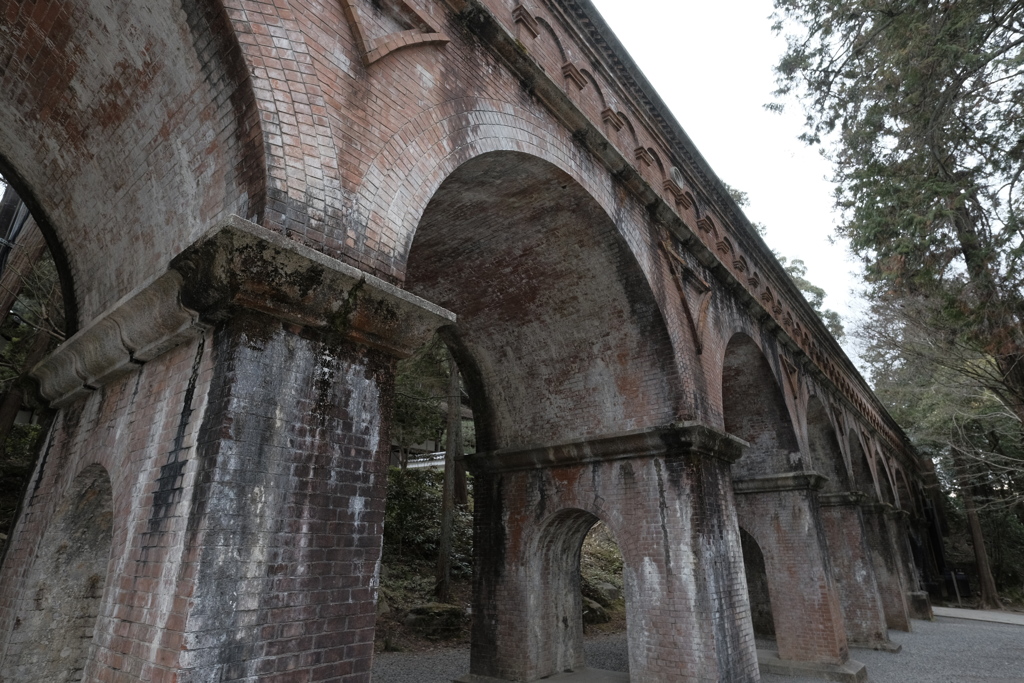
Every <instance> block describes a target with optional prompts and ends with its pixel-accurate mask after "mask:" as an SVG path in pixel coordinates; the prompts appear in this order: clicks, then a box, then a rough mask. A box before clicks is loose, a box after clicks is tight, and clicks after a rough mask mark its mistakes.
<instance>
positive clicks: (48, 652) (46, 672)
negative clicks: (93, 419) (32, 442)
mask: <svg viewBox="0 0 1024 683" xmlns="http://www.w3.org/2000/svg"><path fill="white" fill-rule="evenodd" d="M112 532H113V502H112V492H111V486H110V478H109V477H108V476H107V472H106V470H105V469H103V467H101V466H100V465H91V466H89V467H87V468H85V470H83V471H82V473H81V474H79V475H78V477H77V478H76V479H75V481H74V482H73V483H72V485H71V489H70V490H69V491H68V493H67V494H66V495H65V497H64V500H63V501H62V502H61V504H60V506H59V507H58V508H57V511H56V513H55V514H54V516H53V519H52V521H51V522H50V524H49V527H48V528H47V530H46V532H45V533H44V534H43V538H42V541H41V542H40V544H39V547H38V549H37V551H36V557H35V561H34V562H33V564H32V568H31V570H30V571H29V575H28V578H27V580H26V581H25V583H24V586H25V589H24V590H23V591H22V592H21V597H20V599H19V600H18V603H17V605H16V607H15V610H14V611H15V615H16V616H15V622H14V629H13V631H12V634H11V638H10V641H9V644H8V647H7V651H6V653H5V655H4V660H3V665H2V666H0V679H3V680H11V681H22V680H39V681H54V682H57V681H79V680H82V678H83V676H84V670H85V666H86V664H87V663H88V660H89V651H90V646H91V643H92V638H93V633H94V630H95V626H96V620H97V617H98V615H99V613H100V606H101V603H102V597H103V592H104V587H105V586H106V582H107V564H108V560H109V556H110V545H111V537H112Z"/></svg>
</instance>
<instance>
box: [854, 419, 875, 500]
mask: <svg viewBox="0 0 1024 683" xmlns="http://www.w3.org/2000/svg"><path fill="white" fill-rule="evenodd" d="M850 462H851V464H852V465H853V481H854V485H855V486H856V487H857V489H858V490H859V491H860V492H861V493H865V494H867V496H868V498H870V499H871V500H878V492H877V490H876V489H875V477H874V475H873V474H871V466H870V465H869V464H868V456H867V454H866V453H865V452H864V448H863V447H862V446H861V445H860V439H859V438H858V437H857V434H856V433H853V434H850Z"/></svg>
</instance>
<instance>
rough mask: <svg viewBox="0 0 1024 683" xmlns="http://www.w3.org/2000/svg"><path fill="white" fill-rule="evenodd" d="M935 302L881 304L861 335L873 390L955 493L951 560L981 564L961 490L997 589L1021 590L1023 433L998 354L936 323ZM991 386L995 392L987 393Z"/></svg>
mask: <svg viewBox="0 0 1024 683" xmlns="http://www.w3.org/2000/svg"><path fill="white" fill-rule="evenodd" d="M933 305H934V304H933V303H932V302H931V301H930V300H925V299H921V298H913V297H903V298H900V299H897V300H887V299H876V300H875V301H874V303H873V306H872V316H871V317H870V318H869V319H868V320H866V321H864V322H863V323H862V326H861V327H860V328H859V329H858V331H857V336H858V337H860V338H861V339H862V340H863V341H864V342H865V347H864V348H865V351H864V353H863V358H864V360H865V361H866V362H867V363H868V365H869V367H870V369H871V379H872V382H873V384H874V388H875V393H876V394H877V395H878V397H879V399H881V400H882V402H883V403H884V404H885V405H886V407H887V408H888V410H889V412H890V413H891V414H892V416H893V417H894V418H895V419H896V421H897V422H899V423H900V424H901V425H902V426H903V427H904V429H905V430H906V432H907V434H908V436H909V437H910V439H911V441H912V442H913V443H914V445H915V446H916V448H917V449H918V451H919V452H920V453H921V455H922V456H924V457H929V458H931V459H932V460H933V461H934V462H935V464H936V471H937V473H938V475H939V479H940V482H941V484H942V486H943V489H944V490H945V491H946V492H947V495H948V503H949V506H948V517H949V520H950V527H951V534H950V537H949V539H948V540H947V547H948V550H949V559H950V560H951V561H952V562H954V563H955V564H958V565H960V566H964V565H970V564H973V563H974V552H973V549H972V547H971V546H970V544H969V542H968V539H969V532H968V529H967V521H966V517H965V513H964V510H963V506H962V497H961V491H962V490H963V489H964V487H969V491H970V492H971V494H972V497H973V499H974V501H975V503H976V505H977V507H978V513H979V518H980V521H981V526H982V532H983V534H984V536H985V541H986V549H987V550H988V555H989V560H990V564H991V566H992V574H993V578H994V579H995V582H996V586H997V587H998V588H999V589H1000V590H1002V591H1005V590H1007V589H1013V588H1020V587H1024V573H1022V572H1024V569H1022V568H1024V524H1022V522H1024V432H1022V429H1021V422H1020V420H1019V418H1018V416H1017V415H1016V414H1015V412H1014V411H1012V410H1009V409H1008V408H1007V407H1006V403H1005V401H1004V400H1002V398H1001V397H1000V396H999V393H998V392H999V389H1000V387H1001V386H1002V384H1001V382H1000V379H1001V374H1000V370H999V368H998V365H997V364H996V363H995V361H994V359H993V358H992V357H991V356H987V355H986V354H984V353H980V352H978V351H977V350H975V349H974V348H972V347H971V346H970V345H967V344H962V343H960V335H958V334H956V332H955V331H953V330H951V331H950V332H949V333H948V334H946V335H939V334H936V333H935V330H934V328H933V327H931V324H930V323H931V321H932V320H933V319H934V311H932V310H930V309H931V306H933ZM989 386H991V387H994V389H990V388H988V387H989Z"/></svg>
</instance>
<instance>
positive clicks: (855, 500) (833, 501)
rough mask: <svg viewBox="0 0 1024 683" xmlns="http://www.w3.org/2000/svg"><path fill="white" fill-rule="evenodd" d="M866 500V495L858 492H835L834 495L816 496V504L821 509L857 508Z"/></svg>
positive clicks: (823, 494)
mask: <svg viewBox="0 0 1024 683" xmlns="http://www.w3.org/2000/svg"><path fill="white" fill-rule="evenodd" d="M866 498H867V495H866V494H863V493H861V492H860V491H837V492H835V493H820V494H818V504H819V505H821V507H840V506H844V505H850V506H852V505H857V506H859V505H860V504H861V502H863V501H864V500H865V499H866Z"/></svg>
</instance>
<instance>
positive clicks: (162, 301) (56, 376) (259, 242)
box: [31, 216, 455, 407]
mask: <svg viewBox="0 0 1024 683" xmlns="http://www.w3.org/2000/svg"><path fill="white" fill-rule="evenodd" d="M239 309H251V310H255V311H259V312H261V313H264V314H267V315H270V316H272V317H275V318H278V319H280V320H281V321H283V322H287V323H292V324H297V325H301V326H304V327H310V328H314V329H317V330H320V331H322V332H324V333H326V334H333V335H337V336H338V337H340V338H343V339H347V340H349V341H353V342H356V343H359V344H365V345H367V346H371V347H374V348H377V349H380V350H383V351H385V352H387V353H389V354H391V355H395V356H399V357H404V356H407V355H409V354H410V353H412V351H413V350H414V349H415V348H416V347H417V346H419V345H420V344H422V343H424V342H425V341H427V339H429V338H430V335H431V334H433V333H434V331H435V330H436V329H437V328H439V327H441V326H442V325H450V324H452V323H454V322H455V314H453V313H451V312H450V311H447V310H445V309H443V308H441V307H439V306H435V305H434V304H432V303H430V302H429V301H426V300H424V299H421V298H419V297H417V296H414V295H412V294H409V293H408V292H406V291H404V290H402V289H400V288H398V287H395V286H394V285H391V284H388V283H387V282H384V281H383V280H381V279H379V278H376V277H374V276H373V275H370V274H368V273H364V272H362V271H360V270H359V269H357V268H354V267H352V266H350V265H348V264H345V263H342V262H340V261H338V260H336V259H332V258H330V257H328V256H324V255H323V254H321V253H320V252H318V251H315V250H313V249H310V248H309V247H306V246H303V245H301V244H298V243H297V242H294V241H292V240H289V239H288V238H286V237H283V236H281V235H279V234H278V233H275V232H272V231H270V230H267V229H266V228H263V227H260V226H258V225H256V224H254V223H250V222H248V221H245V220H242V219H241V218H238V217H237V216H232V217H231V218H230V219H229V220H228V222H227V223H225V224H224V225H221V226H219V227H216V228H214V229H212V230H210V231H209V232H208V233H206V234H205V235H203V236H202V237H201V238H200V239H199V240H197V241H196V242H195V243H193V244H192V245H190V246H189V247H188V248H186V249H185V250H184V251H183V252H182V253H181V254H179V255H178V256H177V257H175V258H174V259H172V261H171V264H170V268H169V269H168V270H166V271H165V272H163V273H161V274H160V275H158V276H157V277H155V278H153V279H152V280H150V281H149V282H148V283H146V284H144V285H143V286H141V287H139V288H138V289H136V290H135V291H134V292H131V293H130V294H128V295H127V296H125V297H124V298H122V299H121V300H120V301H118V302H117V303H115V304H114V305H113V306H112V307H110V308H109V309H108V310H107V311H105V312H104V313H102V314H101V315H99V316H98V317H96V318H95V319H94V320H92V321H90V322H89V324H88V325H86V326H85V327H83V328H82V329H81V330H79V331H78V333H77V334H75V335H74V336H73V337H71V338H70V339H68V340H67V341H65V342H64V343H63V344H61V345H60V346H59V347H58V348H57V349H56V350H55V351H54V352H53V353H52V354H50V356H49V357H47V358H46V359H44V360H43V361H42V362H40V363H39V364H38V365H36V367H35V368H33V369H32V372H31V376H32V377H33V378H35V379H36V380H37V381H38V382H39V391H40V393H41V394H42V396H43V398H44V399H46V400H47V401H49V402H50V404H51V405H52V406H55V407H59V406H62V405H65V404H67V403H71V402H72V401H74V400H76V399H77V398H79V397H80V396H83V395H85V394H88V393H89V392H91V391H93V390H95V389H97V388H98V387H100V386H102V385H104V384H105V383H107V382H109V381H111V380H112V379H114V378H116V377H118V376H119V375H122V374H124V373H127V372H130V371H131V370H133V369H135V368H138V367H139V366H140V365H142V364H143V363H146V362H147V361H149V360H152V359H153V358H156V357H157V356H159V355H160V354H162V353H164V352H165V351H168V350H170V349H172V348H174V347H175V346H177V345H179V344H181V343H183V342H185V341H187V340H188V339H191V338H193V337H194V336H195V335H197V334H198V333H199V332H201V331H202V330H204V329H206V328H208V327H209V326H210V325H211V324H215V323H217V322H218V321H220V320H224V319H226V318H227V317H229V316H231V315H232V314H233V312H235V311H237V310H239Z"/></svg>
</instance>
